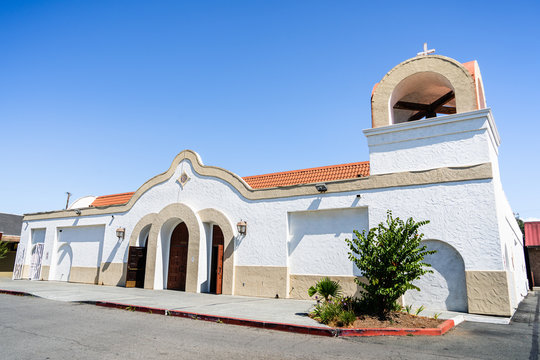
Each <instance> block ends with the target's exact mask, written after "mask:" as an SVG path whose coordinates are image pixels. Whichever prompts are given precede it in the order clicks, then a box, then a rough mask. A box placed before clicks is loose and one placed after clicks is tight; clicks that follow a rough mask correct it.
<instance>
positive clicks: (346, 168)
mask: <svg viewBox="0 0 540 360" xmlns="http://www.w3.org/2000/svg"><path fill="white" fill-rule="evenodd" d="M364 176H369V161H363V162H357V163H350V164H341V165H331V166H322V167H316V168H310V169H302V170H293V171H284V172H278V173H272V174H265V175H256V176H246V177H244V178H243V179H244V181H245V182H247V183H248V184H249V186H251V187H252V188H253V189H264V188H272V187H277V186H288V185H298V184H311V183H317V182H325V181H333V180H343V179H354V178H357V177H364Z"/></svg>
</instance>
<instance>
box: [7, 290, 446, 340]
mask: <svg viewBox="0 0 540 360" xmlns="http://www.w3.org/2000/svg"><path fill="white" fill-rule="evenodd" d="M0 294H8V295H16V296H34V295H32V294H30V293H26V292H23V291H14V290H2V289H0ZM78 302H79V303H82V304H90V305H96V306H102V307H108V308H113V309H122V310H129V311H137V312H143V313H147V314H158V315H169V316H177V317H182V318H187V319H193V320H204V321H211V322H216V323H223V324H229V325H241V326H249V327H255V328H259V329H267V330H277V331H286V332H293V333H298V334H306V335H319V336H344V337H353V336H407V335H409V336H410V335H418V336H437V335H439V336H440V335H443V334H445V333H446V332H448V331H449V330H450V329H452V328H453V327H454V326H455V323H454V320H452V319H449V320H446V321H445V322H443V323H442V324H441V325H439V326H438V327H437V328H429V329H410V328H401V329H400V328H366V329H346V328H330V327H320V326H308V325H295V324H286V323H276V322H267V321H260V320H251V319H241V318H234V317H227V316H218V315H208V314H198V313H193V312H188V311H180V310H166V309H160V308H154V307H150V306H139V305H130V304H122V303H115V302H110V301H78Z"/></svg>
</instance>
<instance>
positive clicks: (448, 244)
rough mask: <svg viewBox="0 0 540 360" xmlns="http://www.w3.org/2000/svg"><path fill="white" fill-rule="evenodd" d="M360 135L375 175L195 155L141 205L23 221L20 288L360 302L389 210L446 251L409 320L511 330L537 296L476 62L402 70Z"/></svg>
mask: <svg viewBox="0 0 540 360" xmlns="http://www.w3.org/2000/svg"><path fill="white" fill-rule="evenodd" d="M437 114H443V115H447V116H440V117H436V115H437ZM366 125H367V124H366ZM335 126H339V122H335ZM343 133H344V135H345V134H346V136H349V134H348V133H347V129H344V130H343ZM364 134H365V136H366V137H367V141H368V146H369V153H370V155H369V156H370V159H369V160H370V161H369V162H357V163H352V164H342V165H335V166H325V167H320V168H312V169H304V170H295V171H286V172H280V173H274V174H267V175H258V176H248V177H244V178H241V177H239V176H237V175H236V174H233V173H231V172H229V171H227V170H225V169H221V168H218V167H213V166H206V165H203V162H202V160H201V158H200V157H199V155H197V154H196V153H195V152H193V151H190V150H185V151H182V152H181V153H180V154H178V155H177V156H176V158H175V159H174V160H173V162H172V164H171V166H170V168H169V169H168V170H167V171H166V172H164V173H162V174H160V175H157V176H155V177H154V178H152V179H150V180H148V181H147V182H146V183H144V184H143V185H142V186H141V187H140V188H139V189H138V190H137V191H135V192H134V193H123V194H117V195H109V196H101V197H97V198H96V199H94V200H93V201H92V203H91V205H90V206H88V207H82V208H75V209H74V208H71V209H68V210H60V211H51V212H44V213H36V214H27V215H25V217H24V221H25V226H24V228H23V233H22V238H21V245H20V246H19V250H18V260H17V264H18V266H20V269H21V271H20V272H17V273H16V274H15V275H14V277H15V278H29V277H31V278H34V279H45V280H57V281H72V282H84V283H94V284H104V285H119V286H139V287H144V288H147V289H178V290H183V291H188V292H211V293H223V294H233V295H247V296H263V297H276V296H279V297H285V298H306V297H307V289H308V288H309V286H311V285H312V284H314V283H315V282H316V281H317V280H318V279H320V278H321V277H322V276H325V275H328V276H330V277H331V278H333V279H337V280H339V281H340V282H341V284H342V286H343V287H344V290H345V293H348V294H354V293H357V291H358V287H357V285H356V284H355V283H354V278H355V277H358V276H361V273H360V272H359V270H358V269H357V268H355V267H354V266H353V264H352V263H351V262H350V261H349V260H348V258H347V252H348V248H347V246H346V244H345V241H344V239H345V238H350V237H351V236H352V231H353V229H356V230H359V231H362V230H367V229H369V228H370V227H374V226H376V225H377V224H378V223H380V222H381V221H384V220H385V219H386V212H387V210H388V209H390V210H392V211H393V213H394V215H395V216H399V217H402V218H408V217H413V218H414V219H415V220H425V219H429V220H430V221H431V222H430V223H429V224H428V225H426V226H425V227H423V228H422V231H423V233H424V234H425V239H426V240H425V244H427V246H428V248H430V249H436V250H438V252H437V253H436V254H435V255H431V256H430V257H429V259H428V262H429V263H431V264H432V265H433V269H434V273H433V274H428V275H425V276H424V277H423V278H422V279H420V281H418V282H417V285H418V286H419V287H420V288H421V289H422V291H421V292H416V291H409V292H408V293H407V294H405V296H404V299H403V301H404V303H405V304H412V305H414V306H419V305H424V306H426V307H427V308H430V309H439V310H446V309H448V310H456V311H465V312H467V311H468V312H470V313H478V314H493V315H504V316H509V315H511V314H512V313H513V312H514V311H515V309H516V308H517V306H518V304H519V302H520V301H521V300H522V299H523V297H524V296H525V295H526V294H527V278H526V271H525V261H524V256H523V251H522V247H523V244H522V234H521V232H520V230H519V227H518V225H517V223H516V221H515V219H514V216H513V213H512V211H511V208H510V206H509V204H508V201H507V200H506V197H505V195H504V192H503V189H502V185H501V180H500V176H499V164H498V147H499V143H500V138H499V134H498V132H497V128H496V126H495V122H494V120H493V116H492V114H491V110H490V109H488V108H486V103H485V98H484V91H483V85H482V77H481V75H480V70H479V68H478V64H477V63H476V61H472V62H469V63H465V64H461V63H459V62H457V61H456V60H453V59H450V58H447V57H444V56H439V55H420V56H417V57H415V58H412V59H409V60H407V61H405V62H403V63H401V64H399V65H398V66H396V67H395V68H394V69H392V70H391V71H390V72H388V74H386V76H384V77H383V79H382V80H381V82H380V83H379V84H377V85H376V86H375V88H374V90H373V93H372V128H371V129H367V130H365V131H364ZM244 225H245V229H246V231H245V232H244V231H243V228H244ZM240 230H242V231H240ZM40 254H41V255H40Z"/></svg>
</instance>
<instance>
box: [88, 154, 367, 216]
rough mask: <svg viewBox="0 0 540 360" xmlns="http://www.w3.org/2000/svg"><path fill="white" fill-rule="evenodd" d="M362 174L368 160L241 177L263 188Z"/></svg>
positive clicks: (100, 202)
mask: <svg viewBox="0 0 540 360" xmlns="http://www.w3.org/2000/svg"><path fill="white" fill-rule="evenodd" d="M364 176H369V161H363V162H357V163H350V164H340V165H331V166H322V167H316V168H310V169H302V170H292V171H284V172H277V173H272V174H265V175H255V176H246V177H244V178H243V179H244V181H245V182H246V183H248V185H249V186H251V187H252V188H253V189H265V188H273V187H278V186H289V185H299V184H311V183H317V182H325V181H333V180H344V179H355V178H358V177H364ZM133 194H134V192H127V193H122V194H113V195H104V196H98V197H97V198H96V199H95V200H94V202H92V204H90V206H94V207H97V206H109V205H121V204H125V203H127V202H128V201H129V199H131V197H132V196H133Z"/></svg>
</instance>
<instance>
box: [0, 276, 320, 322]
mask: <svg viewBox="0 0 540 360" xmlns="http://www.w3.org/2000/svg"><path fill="white" fill-rule="evenodd" d="M0 290H10V291H20V292H25V293H29V294H32V295H35V296H38V297H42V298H45V299H50V300H57V301H83V302H85V301H107V302H115V303H122V304H126V305H134V306H149V307H153V308H160V309H166V310H181V311H185V312H193V313H198V314H206V315H216V316H226V317H234V318H241V319H250V320H257V321H264V322H276V323H286V324H294V325H303V326H317V327H321V326H322V327H325V325H322V324H319V323H318V322H317V321H315V320H313V319H311V318H309V317H307V316H305V315H304V314H305V313H307V312H308V311H309V310H310V308H311V307H312V306H313V304H314V301H311V300H292V299H268V298H256V297H246V296H230V295H213V294H196V293H187V292H183V291H173V290H146V289H138V288H124V287H117V286H100V285H90V284H77V283H66V282H60V281H30V280H11V279H6V278H0Z"/></svg>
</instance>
